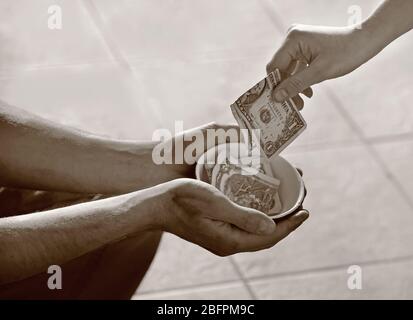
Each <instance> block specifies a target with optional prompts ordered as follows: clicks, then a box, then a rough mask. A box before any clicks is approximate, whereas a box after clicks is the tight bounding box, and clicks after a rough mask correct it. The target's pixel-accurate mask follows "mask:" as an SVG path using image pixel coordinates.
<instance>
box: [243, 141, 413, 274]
mask: <svg viewBox="0 0 413 320" xmlns="http://www.w3.org/2000/svg"><path fill="white" fill-rule="evenodd" d="M287 159H288V160H289V161H290V162H292V163H293V164H295V165H297V166H299V167H300V168H302V169H303V170H304V181H305V182H306V186H307V189H308V196H307V199H306V201H305V203H304V206H305V207H306V208H308V209H309V210H310V212H311V215H310V218H309V219H308V221H306V222H305V223H304V225H303V226H301V227H300V228H299V229H297V230H296V232H295V233H294V234H292V235H290V236H289V237H288V238H287V239H285V240H283V241H282V242H281V243H279V244H278V245H277V246H275V247H274V248H272V249H269V250H266V251H261V252H257V253H244V254H239V255H236V256H235V260H236V261H237V263H238V264H239V266H240V268H241V269H242V271H243V273H244V274H245V275H246V276H247V277H260V276H263V275H272V274H284V273H289V272H294V271H299V270H306V269H317V268H323V267H326V266H336V265H343V264H344V265H345V264H351V263H362V262H365V261H371V260H381V259H391V258H394V257H399V256H404V255H408V254H411V253H413V249H412V247H411V245H410V244H411V243H412V241H413V214H412V209H411V208H410V207H409V206H408V205H407V204H406V203H405V202H404V200H402V198H401V196H400V195H399V194H398V193H397V192H396V191H395V189H394V188H393V186H392V185H391V184H390V183H389V181H388V180H387V179H386V177H385V176H384V174H383V173H382V171H381V169H380V168H379V167H378V166H377V165H376V162H375V160H374V159H372V158H371V157H370V155H369V154H367V152H366V151H365V150H364V148H362V147H346V148H341V149H332V150H324V151H323V150H318V151H314V152H305V153H300V154H289V155H288V158H287Z"/></svg>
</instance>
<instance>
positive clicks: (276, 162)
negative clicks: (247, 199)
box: [195, 143, 305, 219]
mask: <svg viewBox="0 0 413 320" xmlns="http://www.w3.org/2000/svg"><path fill="white" fill-rule="evenodd" d="M225 148H229V149H227V150H229V153H230V154H231V155H233V156H234V157H238V156H243V155H244V156H246V155H248V150H247V148H246V146H245V145H244V144H239V143H231V144H220V145H218V146H215V147H213V148H211V149H209V150H208V151H207V152H205V153H204V154H203V155H202V156H201V157H200V158H199V159H198V163H197V165H196V168H195V175H196V178H197V179H198V180H202V181H205V182H208V183H209V180H208V176H207V174H206V172H205V169H204V164H205V163H208V162H209V163H211V162H212V163H216V161H217V155H218V154H219V152H221V151H222V150H224V149H225ZM270 166H271V169H272V172H273V173H274V176H275V177H276V178H277V179H278V180H280V182H281V184H280V189H279V196H280V199H281V202H282V210H281V213H279V214H277V215H272V216H270V217H272V218H277V219H278V218H282V217H285V216H287V215H289V214H291V213H293V212H294V211H296V210H297V209H298V208H299V207H300V206H301V205H302V203H303V201H304V197H305V187H304V182H303V179H302V178H301V176H300V174H299V173H298V171H297V169H296V168H295V167H294V166H293V165H292V164H290V163H289V162H288V161H287V160H285V159H284V158H283V157H280V156H277V157H275V158H274V159H272V160H271V161H270Z"/></svg>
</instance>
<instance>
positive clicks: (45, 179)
mask: <svg viewBox="0 0 413 320" xmlns="http://www.w3.org/2000/svg"><path fill="white" fill-rule="evenodd" d="M0 137H1V144H0V186H1V185H3V186H11V187H20V188H30V189H42V190H62V191H69V192H84V193H104V194H118V193H124V192H130V191H133V190H137V189H140V188H144V187H149V186H153V185H156V184H158V183H161V182H165V181H167V180H171V179H174V178H178V177H181V176H182V175H183V174H185V170H188V168H187V167H186V166H184V165H182V166H179V165H176V166H175V165H163V166H162V165H156V164H154V162H153V161H152V150H153V147H154V146H155V144H156V142H147V143H136V142H131V141H119V140H112V139H106V138H101V137H98V136H95V135H92V134H89V133H85V132H81V131H78V130H75V129H71V128H67V127H63V126H60V125H57V124H55V123H52V122H50V121H47V120H44V119H41V118H39V117H36V116H34V115H32V114H30V113H28V112H26V111H24V110H20V109H18V108H14V107H10V106H8V105H5V104H4V103H3V104H1V105H0Z"/></svg>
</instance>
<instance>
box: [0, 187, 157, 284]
mask: <svg viewBox="0 0 413 320" xmlns="http://www.w3.org/2000/svg"><path fill="white" fill-rule="evenodd" d="M155 196H156V195H155V192H154V190H153V189H145V190H142V191H138V192H134V193H130V194H126V195H122V196H118V197H112V198H108V199H104V200H99V201H94V202H88V203H83V204H79V205H75V206H69V207H66V208H62V209H56V210H50V211H45V212H39V213H32V214H27V215H22V216H16V217H9V218H2V219H0V284H4V283H9V282H13V281H17V280H21V279H24V278H27V277H29V276H32V275H34V274H38V273H42V272H46V270H47V268H48V266H50V265H52V264H63V263H65V262H67V261H70V260H72V259H74V258H77V257H79V256H81V255H83V254H86V253H88V252H90V251H93V250H95V249H98V248H100V247H102V246H104V245H106V244H109V243H111V242H115V241H118V240H120V239H123V238H126V237H128V236H130V235H132V234H135V233H139V232H144V231H147V230H151V229H153V228H159V225H158V224H157V223H158V221H157V215H156V211H155V210H156V203H155V202H153V201H151V199H152V198H153V197H155ZM149 203H150V204H149Z"/></svg>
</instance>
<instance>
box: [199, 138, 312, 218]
mask: <svg viewBox="0 0 413 320" xmlns="http://www.w3.org/2000/svg"><path fill="white" fill-rule="evenodd" d="M221 144H227V143H220V144H218V145H215V146H213V147H211V148H209V149H208V150H206V151H205V152H204V153H203V154H202V155H201V156H200V157H199V158H198V160H197V164H196V166H195V177H196V179H197V180H200V181H202V180H201V174H202V171H201V172H198V171H199V169H198V167H199V166H202V170H205V169H204V165H205V163H200V162H199V160H200V159H204V158H205V155H206V153H207V152H208V151H209V150H211V149H213V148H217V147H218V146H220V145H221ZM277 157H279V158H281V159H282V160H283V161H284V162H286V163H287V164H288V165H289V166H290V167H291V169H293V170H294V172H295V174H296V177H297V180H298V181H299V183H300V187H299V188H300V190H299V193H298V198H297V201H296V203H295V204H294V205H293V206H292V207H291V208H290V209H288V210H287V211H284V212H281V213H278V214H272V215H269V214H268V217H270V218H272V219H281V218H284V217H286V216H288V215H290V214H292V213H294V212H295V211H296V210H297V209H298V208H300V207H301V206H302V204H303V202H304V198H305V184H304V180H303V178H302V177H301V175H300V173H299V172H298V170H297V168H296V167H295V166H293V165H292V164H291V163H290V162H289V161H288V160H287V159H285V158H284V157H282V156H280V155H277Z"/></svg>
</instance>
